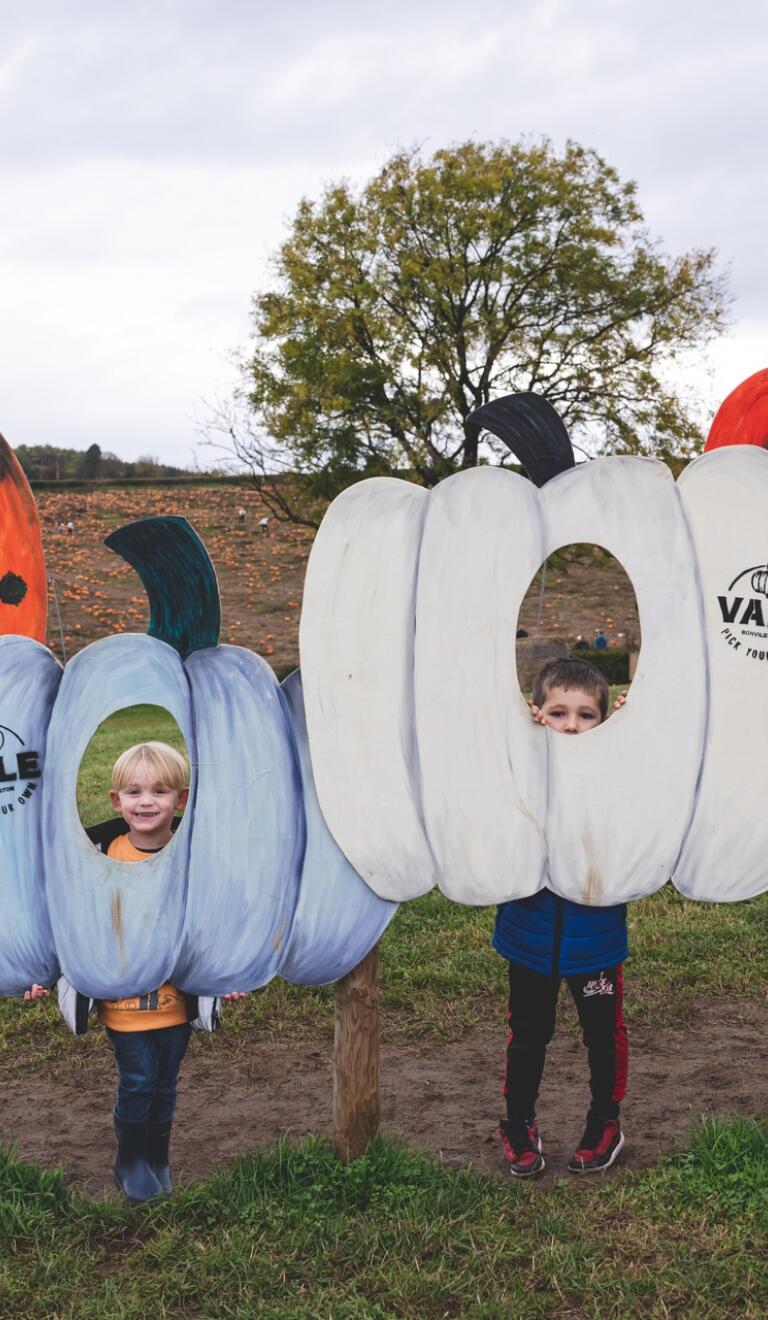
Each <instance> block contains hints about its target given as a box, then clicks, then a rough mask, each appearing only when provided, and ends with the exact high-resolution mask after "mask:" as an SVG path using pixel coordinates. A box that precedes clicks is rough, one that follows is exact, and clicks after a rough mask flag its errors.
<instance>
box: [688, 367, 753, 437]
mask: <svg viewBox="0 0 768 1320" xmlns="http://www.w3.org/2000/svg"><path fill="white" fill-rule="evenodd" d="M722 445H760V446H761V448H763V449H768V371H766V370H762V371H756V372H755V373H754V375H752V376H747V379H746V380H743V381H742V382H741V384H740V385H737V386H736V388H735V390H731V392H730V394H729V395H728V396H727V397H726V398H725V399H723V402H722V403H721V404H720V407H719V408H718V410H717V412H716V413H715V416H714V418H713V421H712V425H711V427H710V428H709V435H708V436H707V443H706V444H705V446H704V448H705V450H709V449H720V447H721V446H722Z"/></svg>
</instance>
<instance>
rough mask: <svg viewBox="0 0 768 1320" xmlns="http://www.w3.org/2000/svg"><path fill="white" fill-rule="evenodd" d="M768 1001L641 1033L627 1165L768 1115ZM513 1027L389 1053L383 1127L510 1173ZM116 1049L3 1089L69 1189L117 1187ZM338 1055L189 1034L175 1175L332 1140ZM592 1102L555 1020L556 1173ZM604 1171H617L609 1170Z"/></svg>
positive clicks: (12, 1138)
mask: <svg viewBox="0 0 768 1320" xmlns="http://www.w3.org/2000/svg"><path fill="white" fill-rule="evenodd" d="M767 1019H768V1012H767V1011H766V1008H765V1006H763V1005H760V1004H755V1003H751V1002H743V1001H735V1000H729V1001H706V1002H702V1003H700V1004H699V1005H698V1007H697V1009H696V1011H695V1013H694V1015H693V1017H692V1019H691V1020H690V1021H689V1022H688V1023H686V1025H685V1027H681V1028H676V1029H674V1030H670V1029H669V1028H665V1029H663V1030H660V1031H659V1032H654V1031H651V1030H649V1029H647V1028H643V1029H641V1028H637V1029H635V1030H634V1031H633V1030H630V1072H629V1093H628V1099H627V1101H626V1103H625V1105H624V1107H623V1114H622V1121H623V1126H624V1130H625V1134H626V1144H625V1147H624V1151H623V1152H622V1154H621V1156H620V1158H619V1161H618V1163H617V1166H616V1168H617V1170H620V1169H622V1168H630V1169H640V1168H643V1167H646V1166H649V1165H652V1164H655V1163H656V1162H657V1161H658V1159H659V1158H660V1156H662V1155H665V1154H669V1153H671V1152H672V1151H674V1150H675V1149H676V1148H677V1147H679V1146H680V1145H681V1144H683V1143H684V1141H685V1139H686V1137H687V1134H688V1130H689V1125H690V1122H691V1119H692V1118H698V1117H700V1116H701V1115H703V1114H719V1115H724V1116H730V1115H733V1114H752V1115H756V1116H758V1117H761V1118H765V1117H766V1116H768V1036H767V1034H766V1020H767ZM503 1057H504V1036H503V1032H490V1031H476V1032H471V1033H468V1034H467V1035H466V1036H464V1037H463V1039H462V1040H460V1041H455V1042H450V1043H447V1044H437V1043H435V1042H434V1041H429V1042H425V1043H423V1044H418V1045H409V1046H404V1047H394V1046H390V1047H386V1048H384V1049H383V1051H382V1064H381V1092H382V1126H383V1128H384V1130H385V1131H387V1132H389V1133H392V1134H397V1135H398V1136H401V1137H404V1138H405V1139H406V1140H407V1141H408V1142H409V1143H412V1144H413V1145H414V1146H418V1147H420V1148H421V1149H423V1150H426V1151H428V1152H429V1153H430V1154H432V1155H434V1156H435V1157H436V1158H437V1159H440V1160H442V1161H443V1163H445V1164H446V1165H448V1166H450V1167H451V1168H465V1167H472V1168H475V1169H477V1170H480V1171H482V1172H484V1173H487V1174H491V1175H494V1174H497V1175H501V1176H505V1174H506V1170H505V1165H504V1160H503V1158H502V1155H501V1148H500V1146H499V1143H498V1142H497V1140H496V1138H495V1135H494V1133H495V1126H496V1120H497V1118H498V1116H499V1115H500V1114H501V1113H502V1112H503V1101H502V1098H501V1095H500V1086H501V1071H502V1064H503ZM114 1093H115V1068H114V1064H113V1062H112V1059H111V1056H107V1055H101V1054H100V1055H98V1056H96V1057H94V1058H89V1059H87V1060H82V1061H78V1063H77V1064H72V1063H71V1061H68V1062H67V1063H59V1064H55V1065H50V1064H49V1065H47V1066H46V1067H45V1068H36V1069H34V1070H30V1071H29V1072H26V1073H24V1074H22V1075H21V1076H20V1077H17V1078H14V1079H13V1080H12V1081H7V1082H4V1083H3V1084H2V1085H0V1139H2V1142H3V1143H4V1144H5V1145H11V1144H15V1145H16V1147H17V1149H18V1151H19V1154H20V1155H22V1156H23V1157H24V1158H25V1159H28V1160H34V1161H35V1162H36V1163H38V1164H41V1165H43V1166H45V1167H50V1166H53V1165H56V1164H62V1165H63V1167H64V1170H65V1173H66V1175H67V1179H68V1181H69V1182H70V1183H72V1184H73V1185H75V1186H78V1187H80V1188H83V1189H85V1190H87V1191H88V1192H90V1193H91V1194H92V1195H100V1194H102V1193H103V1192H104V1191H105V1190H106V1189H112V1181H111V1173H110V1165H111V1162H112V1150H113V1137H112V1119H111V1110H112V1105H113V1103H114ZM331 1096H332V1075H331V1046H330V1043H328V1044H326V1043H325V1042H323V1045H322V1048H321V1047H319V1046H318V1047H313V1046H309V1047H307V1046H302V1047H292V1048H284V1047H282V1046H279V1045H272V1044H261V1043H250V1042H249V1041H248V1039H247V1037H244V1038H243V1041H242V1045H241V1046H239V1047H238V1050H237V1053H235V1052H234V1051H230V1050H227V1051H224V1050H222V1049H220V1048H217V1046H216V1045H215V1044H214V1047H213V1049H205V1048H201V1044H200V1042H197V1041H195V1040H194V1039H193V1042H192V1045H191V1047H190V1051H189V1054H188V1055H187V1059H186V1061H185V1063H184V1067H183V1071H182V1077H181V1084H180V1088H179V1105H178V1113H177V1120H176V1124H175V1128H174V1143H173V1156H174V1168H175V1174H176V1178H177V1180H178V1181H179V1182H181V1183H184V1182H189V1181H191V1180H192V1179H195V1178H203V1177H206V1176H207V1175H208V1174H210V1173H211V1172H212V1171H213V1169H215V1168H216V1167H217V1166H218V1165H227V1164H229V1163H231V1162H232V1161H233V1160H234V1159H235V1157H236V1156H237V1155H238V1154H240V1153H241V1152H242V1151H246V1150H249V1149H254V1148H258V1147H261V1146H267V1145H270V1144H271V1143H272V1142H274V1141H275V1140H276V1139H277V1137H278V1136H279V1135H280V1134H281V1133H288V1134H289V1135H290V1136H291V1137H293V1138H296V1139H299V1138H301V1137H303V1136H304V1135H305V1134H306V1133H308V1132H317V1133H323V1134H330V1131H331ZM587 1103H588V1090H587V1073H586V1054H585V1051H584V1049H583V1046H582V1045H581V1041H580V1038H579V1035H578V1028H577V1027H576V1025H575V1023H574V1021H572V1020H571V1019H570V1017H569V1018H568V1019H566V1014H563V1021H562V1022H561V1023H560V1024H559V1026H558V1031H557V1035H556V1037H555V1040H554V1041H553V1043H552V1045H551V1047H550V1050H549V1055H548V1059H547V1067H546V1072H545V1076H544V1084H543V1087H542V1094H541V1098H540V1101H539V1109H538V1121H539V1128H540V1131H541V1134H542V1137H543V1140H544V1153H545V1157H546V1160H547V1172H546V1174H545V1175H544V1177H543V1178H542V1179H541V1180H540V1184H539V1185H545V1186H546V1185H547V1184H548V1183H550V1182H551V1181H552V1180H553V1179H555V1178H558V1177H561V1176H567V1175H566V1167H565V1166H566V1163H567V1160H568V1157H569V1155H570V1154H571V1151H572V1150H573V1148H574V1146H575V1144H576V1142H577V1141H578V1139H579V1137H580V1135H581V1130H582V1127H583V1122H584V1116H585V1112H586V1108H587ZM608 1176H613V1174H609V1175H608Z"/></svg>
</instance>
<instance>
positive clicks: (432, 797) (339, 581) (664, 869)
mask: <svg viewBox="0 0 768 1320" xmlns="http://www.w3.org/2000/svg"><path fill="white" fill-rule="evenodd" d="M406 490H408V488H406ZM422 494H423V493H422ZM348 496H349V497H350V498H349V499H348ZM402 496H403V492H402V483H397V482H394V483H392V482H386V481H378V482H373V483H362V485H361V486H358V487H355V488H354V491H353V492H347V494H346V495H345V496H343V497H341V499H339V500H338V501H336V502H335V503H334V505H332V506H331V509H330V510H329V514H328V515H327V519H326V522H327V524H328V526H327V528H326V522H324V524H323V528H322V529H321V533H320V536H319V537H318V543H319V547H316V549H315V550H313V554H312V557H311V560H310V570H309V573H308V578H307V588H306V591H305V598H304V599H305V604H304V618H303V621H302V634H301V643H302V666H303V668H302V672H303V677H304V684H305V698H306V701H307V712H308V716H307V718H308V725H309V736H310V747H311V751H312V760H313V766H314V772H315V782H316V784H317V786H318V796H319V799H320V802H321V805H322V807H323V811H324V814H325V815H326V819H327V820H328V822H329V825H330V827H331V829H332V831H333V833H334V835H335V837H336V839H337V841H338V842H339V843H340V845H341V846H342V848H343V849H344V851H345V852H346V854H347V856H348V857H350V859H351V860H353V861H355V860H356V859H357V869H358V870H359V871H360V874H361V875H362V876H363V877H364V878H365V879H366V880H367V881H368V882H369V883H372V878H373V879H375V883H374V888H375V889H376V891H377V892H378V893H379V894H382V895H386V896H388V897H392V898H395V899H399V900H401V901H402V900H404V899H407V898H409V897H412V896H414V894H415V893H419V892H422V890H423V889H424V888H426V880H427V878H428V870H427V867H426V865H424V866H423V867H422V866H420V863H421V861H422V858H423V853H422V851H420V850H421V849H422V829H421V828H419V827H420V826H421V823H422V821H423V822H424V829H425V830H426V833H427V847H428V850H429V852H428V855H429V858H430V859H433V860H434V867H433V870H432V874H433V875H434V877H435V878H436V880H437V882H438V883H439V884H440V885H441V887H442V888H443V889H444V890H445V892H446V893H448V894H449V895H450V896H451V897H452V898H454V899H456V900H457V901H460V902H468V903H491V902H497V901H503V900H505V899H507V898H509V897H514V896H519V895H523V894H528V893H531V892H533V891H534V890H535V889H536V888H538V887H539V885H540V884H541V883H542V882H546V883H547V884H549V885H550V886H551V887H552V888H553V889H554V890H556V892H558V893H560V894H562V895H564V896H565V897H568V898H571V899H573V900H574V901H576V902H581V903H587V904H593V905H600V904H609V903H617V902H622V901H625V900H628V899H630V898H639V897H641V896H643V895H645V894H649V893H653V892H654V890H656V889H658V888H659V887H660V886H661V885H662V884H663V883H664V882H665V881H666V880H667V879H668V878H669V877H670V875H671V874H672V871H673V869H674V866H675V863H676V860H677V858H678V856H679V853H680V849H681V847H682V843H683V840H684V838H685V837H686V834H687V831H688V828H689V825H690V821H691V817H692V813H693V808H694V803H695V793H696V785H697V781H698V777H699V774H700V771H701V764H702V757H703V754H704V737H705V730H706V721H707V677H706V657H705V649H704V642H703V631H702V618H701V608H700V601H699V595H698V592H697V590H696V581H697V577H696V573H697V569H696V562H695V555H694V550H693V545H692V541H691V536H690V532H689V529H688V525H687V521H686V518H685V515H684V513H683V510H682V504H681V501H680V497H679V495H678V492H677V490H676V488H675V485H674V482H673V481H672V478H671V476H670V474H669V472H668V469H667V468H666V466H665V465H664V464H661V463H658V462H655V461H654V460H648V459H635V458H612V459H607V460H606V459H603V460H597V461H595V462H593V463H590V464H587V465H583V466H581V467H578V468H576V469H574V470H572V471H571V472H568V473H564V474H563V475H562V476H560V477H557V478H555V479H554V480H553V481H551V482H549V483H548V484H547V486H546V487H544V489H543V490H542V491H541V492H536V491H535V490H534V488H533V487H532V486H531V485H530V484H529V483H527V482H525V481H524V479H523V478H520V477H516V476H514V475H513V474H509V473H505V472H500V471H498V470H482V469H481V470H479V471H475V472H468V473H462V474H460V475H459V476H457V477H455V478H451V479H449V480H448V481H447V482H445V483H442V485H441V486H439V487H437V488H436V489H435V491H433V492H432V493H431V495H430V496H429V504H428V513H427V517H426V520H425V523H424V531H423V536H422V537H421V539H420V538H419V536H418V534H417V532H416V527H417V523H418V521H419V520H418V514H420V513H421V509H419V510H418V514H417V510H416V509H415V508H414V507H412V506H413V504H414V503H415V501H412V500H411V501H409V502H408V503H406V501H405V499H404V498H403V497H402ZM424 498H426V497H424ZM389 500H391V501H392V507H391V509H390V508H389V507H388V501H389ZM421 503H422V506H423V503H424V499H422V502H421ZM326 532H327V536H325V538H324V534H325V533H326ZM574 542H592V543H596V544H599V545H602V546H604V547H605V548H606V549H608V550H609V551H611V553H613V554H614V555H616V557H617V558H618V559H619V561H620V562H621V563H622V564H623V566H624V568H625V570H626V571H627V573H628V575H629V577H630V579H631V581H632V584H633V587H634V589H635V593H636V596H637V601H638V608H639V613H640V622H641V629H642V636H643V646H642V652H641V656H640V664H639V667H638V671H637V673H636V675H635V678H634V681H633V684H632V690H631V694H630V697H629V700H628V702H627V705H626V707H625V709H624V710H623V711H621V712H619V713H618V714H617V715H615V716H614V717H612V718H611V719H610V720H609V721H608V722H607V723H606V724H605V725H604V726H602V727H601V728H599V729H597V730H595V731H594V732H592V733H590V734H588V735H585V736H582V737H580V738H578V739H574V738H569V737H567V736H564V735H558V734H554V733H551V732H548V731H545V730H541V729H537V728H536V727H535V726H532V725H529V724H528V715H527V713H526V710H525V706H524V703H523V701H522V697H521V695H520V693H519V691H518V690H517V686H516V684H515V683H514V681H513V679H514V632H515V629H516V622H517V607H518V605H519V601H520V599H521V598H522V595H523V594H524V592H525V589H526V588H527V586H528V584H529V582H530V580H531V578H532V577H533V574H534V572H535V571H536V569H537V568H538V566H539V563H540V562H541V561H542V560H543V558H544V557H545V555H547V554H549V553H551V552H552V551H554V550H555V549H557V548H558V547H560V546H562V545H568V544H572V543H574ZM403 547H407V555H403V553H402V551H403ZM414 556H416V557H417V558H418V559H419V563H418V575H417V581H418V600H417V601H416V602H414V597H413V592H412V570H411V569H410V564H411V562H412V559H413V557H414ZM382 583H383V584H384V586H383V587H382ZM505 588H506V591H505ZM412 613H413V614H414V615H415V620H416V623H415V633H414V631H413V624H412V622H411V614H412ZM387 638H389V639H391V648H392V650H391V651H387V654H388V655H390V654H392V652H394V658H393V661H392V663H393V664H395V665H396V666H397V681H396V682H394V683H393V682H392V677H391V673H390V672H387V671H386V670H385V669H384V667H383V666H382V665H381V663H380V661H381V655H382V653H383V650H384V643H385V639H387ZM681 638H682V639H684V643H683V644H682V645H681ZM414 639H415V640H414ZM398 644H399V645H400V647H401V648H403V649H402V650H401V652H400V653H399V655H400V658H399V659H398V658H397V655H398V653H397V651H396V647H397V645H398ZM412 647H415V653H414V654H413V671H414V672H413V680H412V683H409V673H410V672H411V666H412V660H411V655H412V649H411V648H412ZM403 656H404V657H405V662H404V663H403V658H402V657H403ZM507 656H508V657H509V663H508V667H507V666H505V660H506V657H507ZM345 657H346V659H347V666H346V675H347V677H346V682H347V684H348V685H349V690H350V691H351V692H353V694H354V696H353V700H351V701H350V702H348V703H346V704H345V702H344V695H345V689H344V681H343V677H342V676H343V675H344V673H345V666H344V661H345ZM377 661H378V662H379V663H378V664H377V663H376V662H377ZM368 702H370V706H371V708H370V709H367V703H368ZM383 711H385V712H386V720H383V719H382V712H383ZM372 712H373V713H372ZM409 721H410V724H409ZM387 724H388V725H389V728H390V730H391V731H394V732H395V734H396V736H395V737H392V736H391V733H390V736H389V737H387V736H386V725H387ZM382 726H384V728H383V727H382ZM414 731H416V732H417V738H414ZM382 747H383V748H384V753H383V758H382ZM380 758H381V759H380ZM382 759H383V760H384V764H385V767H386V769H385V772H384V776H383V778H382V777H381V772H380V769H379V770H371V769H370V764H374V765H376V766H377V767H380V766H381V760H382ZM377 773H379V775H380V777H379V778H377V777H376V775H377ZM393 782H394V783H396V785H397V788H398V792H397V793H393V792H392V791H388V790H391V784H392V783H393ZM542 828H545V830H546V851H547V864H546V870H544V868H543V858H544V848H543V843H542V838H541V833H540V831H541V829H542ZM415 869H418V873H419V878H420V881H421V883H420V884H419V886H418V888H417V887H416V885H415V884H414V879H413V876H414V870H415Z"/></svg>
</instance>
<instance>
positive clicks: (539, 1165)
mask: <svg viewBox="0 0 768 1320" xmlns="http://www.w3.org/2000/svg"><path fill="white" fill-rule="evenodd" d="M499 1136H500V1137H501V1144H502V1146H503V1147H504V1154H505V1155H506V1157H507V1163H508V1165H509V1172H510V1173H511V1174H512V1177H513V1178H532V1177H533V1176H534V1174H537V1173H541V1171H542V1169H543V1168H544V1157H543V1156H542V1153H541V1137H540V1136H539V1133H538V1131H537V1128H536V1124H535V1123H534V1122H533V1121H531V1122H529V1121H528V1120H527V1119H525V1118H501V1119H499Z"/></svg>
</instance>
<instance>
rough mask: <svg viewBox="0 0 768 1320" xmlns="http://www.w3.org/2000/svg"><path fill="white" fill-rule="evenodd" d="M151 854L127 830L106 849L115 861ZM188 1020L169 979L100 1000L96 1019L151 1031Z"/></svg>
mask: <svg viewBox="0 0 768 1320" xmlns="http://www.w3.org/2000/svg"><path fill="white" fill-rule="evenodd" d="M154 855H155V853H154V851H153V852H142V850H141V849H140V848H135V847H134V846H133V844H132V843H131V841H130V839H129V838H128V835H127V834H120V835H118V837H117V838H116V839H113V840H112V843H110V845H109V848H108V849H107V856H108V857H111V858H112V859H113V860H114V861H116V862H146V861H148V860H149V858H150V857H154ZM188 1020H189V1019H188V1015H187V1001H186V998H185V996H184V995H183V994H182V993H181V991H180V990H177V989H176V987H175V986H173V985H171V984H170V983H169V982H168V981H166V983H165V985H161V986H160V989H159V990H153V991H151V992H150V993H149V994H145V995H131V997H130V998H129V999H100V1000H99V1022H101V1023H102V1025H103V1026H105V1027H111V1028H112V1030H113V1031H153V1030H155V1029H156V1028H157V1027H178V1026H181V1025H182V1023H184V1022H187V1021H188Z"/></svg>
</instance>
